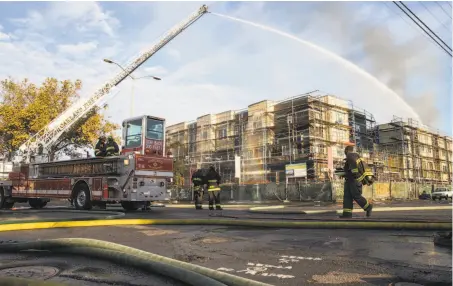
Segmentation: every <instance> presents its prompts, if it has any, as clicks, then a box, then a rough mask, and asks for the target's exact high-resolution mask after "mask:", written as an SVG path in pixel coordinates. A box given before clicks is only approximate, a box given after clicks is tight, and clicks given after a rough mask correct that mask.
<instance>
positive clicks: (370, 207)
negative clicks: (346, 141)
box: [365, 204, 373, 217]
mask: <svg viewBox="0 0 453 286" xmlns="http://www.w3.org/2000/svg"><path fill="white" fill-rule="evenodd" d="M372 210H373V205H372V204H370V205H369V206H368V207H367V209H366V210H365V211H366V217H370V216H371V211H372Z"/></svg>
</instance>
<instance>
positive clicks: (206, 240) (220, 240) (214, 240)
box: [200, 237, 230, 244]
mask: <svg viewBox="0 0 453 286" xmlns="http://www.w3.org/2000/svg"><path fill="white" fill-rule="evenodd" d="M228 241H230V240H229V239H226V238H224V237H205V238H203V239H201V240H200V242H202V243H208V244H213V243H224V242H228Z"/></svg>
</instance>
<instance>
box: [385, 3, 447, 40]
mask: <svg viewBox="0 0 453 286" xmlns="http://www.w3.org/2000/svg"><path fill="white" fill-rule="evenodd" d="M382 3H384V5H385V6H386V7H387V8H388V9H389V10H390V11H392V12H393V13H395V15H397V16H399V17H400V18H401V19H402V20H403V21H404V22H405V23H406V24H407V25H408V26H409V27H411V28H412V29H413V30H414V31H416V32H419V30H418V29H417V28H416V27H415V25H414V23H411V22H409V21H408V20H407V19H406V17H403V16H402V15H401V13H398V12H396V11H395V10H394V9H392V8H391V7H390V4H388V3H387V2H385V1H384V2H382ZM421 35H422V36H423V37H424V38H425V39H427V40H428V41H429V42H430V43H431V44H433V45H434V46H435V47H436V48H441V49H442V47H441V46H439V44H437V45H436V43H433V41H431V40H430V39H429V37H428V36H429V35H427V34H425V33H423V32H422V33H421Z"/></svg>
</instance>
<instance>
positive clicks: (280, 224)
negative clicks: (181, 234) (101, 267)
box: [0, 218, 452, 232]
mask: <svg viewBox="0 0 453 286" xmlns="http://www.w3.org/2000/svg"><path fill="white" fill-rule="evenodd" d="M118 225H212V226H235V227H238V226H239V227H244V226H245V227H261V228H262V227H268V228H302V229H397V230H438V231H441V230H446V231H451V229H452V224H451V222H426V221H424V222H416V221H415V222H414V221H411V222H406V221H287V220H286V221H281V220H278V221H269V220H266V221H264V220H253V219H226V218H213V219H113V220H84V221H46V220H35V221H33V222H28V223H24V222H21V223H11V222H6V223H4V222H0V232H2V231H17V230H36V229H49V228H72V227H92V226H118Z"/></svg>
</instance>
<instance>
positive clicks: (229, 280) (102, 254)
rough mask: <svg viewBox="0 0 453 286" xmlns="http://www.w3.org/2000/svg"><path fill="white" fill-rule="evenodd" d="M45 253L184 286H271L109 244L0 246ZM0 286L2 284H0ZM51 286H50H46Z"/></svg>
mask: <svg viewBox="0 0 453 286" xmlns="http://www.w3.org/2000/svg"><path fill="white" fill-rule="evenodd" d="M25 250H47V251H51V252H55V253H64V254H66V253H70V254H75V255H83V256H88V257H94V258H99V259H104V260H110V261H113V262H115V263H119V264H126V265H128V266H134V267H137V268H141V269H143V270H146V271H151V272H154V273H156V274H160V275H163V276H167V277H170V278H172V279H176V280H178V281H181V282H183V283H185V284H187V285H194V286H197V285H203V286H205V285H206V286H211V285H212V286H224V285H230V286H233V285H234V286H270V284H265V283H262V282H258V281H254V280H250V279H246V278H242V277H239V276H235V275H231V274H228V273H223V272H220V271H217V270H213V269H209V268H206V267H202V266H198V265H194V264H190V263H186V262H182V261H179V260H175V259H171V258H167V257H164V256H160V255H157V254H153V253H149V252H146V251H142V250H139V249H136V248H132V247H128V246H125V245H121V244H116V243H112V242H107V241H102V240H95V239H86V238H59V239H49V240H41V241H30V242H19V243H6V244H0V252H8V253H16V252H19V251H25ZM0 285H3V284H0ZM49 286H50V285H49Z"/></svg>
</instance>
